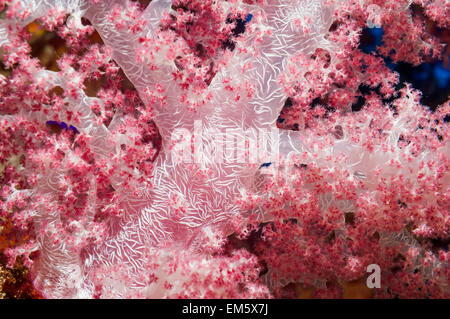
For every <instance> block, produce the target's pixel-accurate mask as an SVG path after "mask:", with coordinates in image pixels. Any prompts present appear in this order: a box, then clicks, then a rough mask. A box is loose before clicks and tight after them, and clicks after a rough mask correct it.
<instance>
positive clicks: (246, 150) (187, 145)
mask: <svg viewBox="0 0 450 319" xmlns="http://www.w3.org/2000/svg"><path fill="white" fill-rule="evenodd" d="M281 135H282V133H280V130H279V129H277V128H270V129H269V128H268V129H256V128H249V129H246V130H244V129H241V128H225V129H221V130H220V129H218V128H214V127H205V126H204V125H203V123H202V121H200V120H197V121H195V122H194V131H193V132H191V131H189V130H188V129H186V128H177V129H175V130H174V131H173V132H172V135H171V146H170V155H171V157H172V160H173V161H174V162H175V163H204V164H208V163H211V164H213V163H215V164H218V163H242V164H243V163H247V164H260V163H267V162H271V163H274V162H275V163H278V162H279V161H280V160H281V159H282V158H280V142H282V141H281ZM281 155H283V154H281ZM283 158H284V157H283Z"/></svg>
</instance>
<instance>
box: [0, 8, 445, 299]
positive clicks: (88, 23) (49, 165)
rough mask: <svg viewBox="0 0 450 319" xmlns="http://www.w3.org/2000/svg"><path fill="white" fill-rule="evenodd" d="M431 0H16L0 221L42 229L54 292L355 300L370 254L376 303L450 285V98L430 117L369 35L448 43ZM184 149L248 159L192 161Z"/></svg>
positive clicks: (46, 271)
mask: <svg viewBox="0 0 450 319" xmlns="http://www.w3.org/2000/svg"><path fill="white" fill-rule="evenodd" d="M413 2H414V4H413V5H414V6H416V7H420V8H421V11H420V12H421V15H418V14H413V11H412V9H411V1H407V0H404V1H403V0H402V1H398V0H396V1H376V0H367V1H359V2H358V3H355V2H354V1H321V0H260V1H250V0H233V1H212V0H207V1H201V0H192V1H188V0H174V1H171V0H153V1H151V2H150V4H148V6H147V7H146V8H143V7H141V5H139V4H138V3H137V2H134V1H128V0H120V1H112V0H103V1H101V0H95V1H94V0H54V1H44V2H43V1H34V0H30V1H26V0H23V1H19V0H3V1H0V7H2V8H3V11H2V17H1V19H0V45H2V49H3V56H2V62H3V65H4V66H5V68H6V69H8V70H11V74H10V75H8V76H7V77H4V76H2V78H0V90H1V91H0V94H1V95H0V114H1V115H0V116H1V117H0V120H1V122H0V123H1V127H2V131H1V133H0V138H1V140H0V156H1V157H0V158H1V161H2V164H1V165H2V166H0V168H1V169H2V185H1V186H2V191H1V193H0V195H1V196H0V199H1V201H2V204H3V206H2V210H1V215H0V217H2V218H3V219H5V220H12V221H13V223H14V227H15V228H14V229H15V231H16V232H17V234H18V236H19V235H20V236H19V237H20V238H21V239H23V241H24V243H23V244H21V245H16V246H13V247H10V248H9V249H7V250H5V254H6V255H7V256H9V257H10V259H11V262H10V263H11V264H13V263H14V260H15V258H16V257H17V256H23V258H24V260H25V262H26V264H27V265H29V266H30V267H32V274H33V281H34V284H35V286H36V288H37V289H38V290H40V291H41V292H42V293H43V294H44V295H45V296H46V297H50V298H58V297H69V298H75V297H87V298H92V297H128V298H130V297H150V298H152V297H153V298H157V297H192V298H205V297H216V298H221V297H228V298H238V297H241V298H250V297H269V296H276V297H277V296H283V294H285V293H286V290H287V288H286V287H289V286H290V285H289V284H292V283H294V284H303V285H310V286H313V287H314V289H315V296H317V297H339V296H341V295H342V286H340V285H339V283H340V282H343V281H351V280H356V279H360V278H363V277H364V276H365V275H366V268H367V266H368V265H371V264H377V265H379V266H380V268H381V270H382V279H381V282H382V286H381V288H378V289H376V296H379V297H385V296H390V297H392V296H394V297H395V296H400V297H415V296H422V297H423V296H425V297H443V296H448V291H449V290H448V278H449V268H448V262H449V257H450V256H449V254H448V252H447V247H445V245H446V244H445V242H446V241H448V235H449V234H448V231H449V223H450V220H449V214H448V212H449V208H450V207H449V204H448V203H449V201H448V200H449V195H450V194H449V184H450V183H449V182H450V175H449V173H448V171H449V170H448V165H449V161H448V150H449V144H448V141H447V138H448V134H449V130H448V127H447V124H446V123H445V121H444V118H445V116H446V115H447V113H448V111H449V103H448V102H447V103H446V104H444V105H442V106H440V107H439V108H438V109H437V110H436V111H435V112H434V113H431V112H430V111H428V110H427V109H426V108H425V107H423V106H422V105H420V101H419V100H420V94H419V92H417V91H415V90H414V89H412V88H411V87H410V86H409V85H406V86H405V87H404V88H403V89H401V90H400V91H398V90H396V88H395V85H396V84H398V75H397V74H396V73H394V72H392V71H390V70H389V69H388V68H387V67H386V66H385V65H384V62H383V60H382V58H380V57H377V56H375V55H370V54H365V53H363V52H361V51H360V50H359V48H358V45H359V36H360V34H361V30H362V28H364V27H365V26H367V25H368V26H370V27H372V26H374V25H380V26H383V27H384V26H386V28H387V29H386V30H388V31H387V33H386V41H385V43H384V44H383V46H382V47H381V48H380V52H381V53H383V54H385V55H390V56H391V57H392V58H393V59H394V60H395V61H398V60H406V61H408V62H412V63H420V62H421V61H422V60H423V59H424V58H425V57H427V56H430V55H431V56H434V57H439V54H440V52H441V51H442V48H443V45H442V44H441V43H440V42H439V40H438V39H437V38H435V37H433V36H432V35H430V34H428V33H427V31H426V28H425V26H424V20H425V19H429V20H430V21H435V23H437V24H438V25H439V26H440V27H442V28H445V27H448V25H449V21H448V17H449V16H450V15H449V14H444V13H443V12H447V13H448V11H449V6H448V4H447V3H445V1H413ZM32 21H38V22H40V23H41V24H42V25H43V26H44V27H45V28H46V29H47V30H49V31H51V30H55V32H57V34H58V35H59V36H60V37H62V38H63V39H64V40H65V41H66V45H67V46H68V47H69V52H68V53H66V54H64V55H63V56H62V57H60V59H59V60H58V67H59V70H60V71H57V72H55V71H50V70H46V69H45V68H43V67H41V66H40V65H39V63H38V62H37V60H36V59H33V58H31V56H30V54H31V49H30V46H29V44H28V43H27V40H28V39H29V37H30V35H29V34H28V33H27V31H26V28H25V27H26V26H27V25H28V24H29V23H30V22H32ZM238 28H241V29H242V30H239V29H238ZM94 30H95V31H96V32H97V33H98V34H99V35H100V37H101V39H102V40H103V42H104V45H99V44H94V45H91V44H90V43H89V36H90V35H92V33H93V32H94ZM119 68H120V69H121V70H122V71H123V74H121V73H120V72H119ZM125 76H126V78H127V79H128V80H129V81H130V82H131V83H132V85H133V86H134V88H135V89H136V91H133V90H128V91H126V90H125V89H124V88H123V85H122V84H121V83H122V82H121V81H122V80H123V79H124V77H125ZM100 77H105V78H106V80H105V82H106V84H105V85H104V87H103V88H102V89H101V90H100V91H99V92H98V94H97V95H96V96H88V95H87V94H86V92H85V90H84V88H85V83H86V81H88V80H90V79H99V78H100ZM361 85H366V86H368V87H370V88H372V89H373V90H372V91H373V92H372V93H370V94H366V95H364V94H362V93H361V92H360V91H359V87H360V86H361ZM55 88H59V90H61V91H63V93H62V94H54V92H55ZM377 89H378V93H377ZM136 92H137V93H138V95H137V94H136ZM358 97H363V98H364V99H365V104H364V106H363V109H362V110H361V111H359V112H352V111H351V106H352V104H353V103H355V101H356V100H357V98H358ZM286 101H289V103H286ZM283 105H285V107H284V108H283ZM280 112H281V120H279V116H280ZM280 121H284V122H283V123H281V124H280V123H278V127H280V128H277V122H280ZM46 123H47V125H46ZM61 123H67V124H65V125H66V127H67V126H68V125H72V127H74V128H75V130H62V131H61V129H58V127H59V126H61V125H62V124H61ZM49 126H51V127H54V128H53V129H54V130H60V131H61V132H60V133H59V134H54V133H51V132H50V131H51V130H50V129H49ZM55 127H56V128H55ZM292 128H295V130H292ZM200 131H201V132H202V133H201V134H196V132H197V133H198V132H200ZM255 132H256V133H255ZM261 132H271V134H263V133H261ZM260 133H261V134H260ZM252 134H253V136H254V134H256V135H258V134H259V135H258V136H260V137H261V138H259V139H256V140H257V141H258V142H257V143H256V144H255V143H253V142H252V141H254V140H253V139H252V138H251V136H252ZM158 136H160V139H161V140H160V141H159V139H158ZM230 136H231V137H230ZM224 139H229V143H228V144H227V145H228V147H227V149H226V150H225V151H224V152H222V151H223V149H221V147H220V145H221V143H222V142H223V140H224ZM181 142H182V143H183V144H182V146H183V151H184V152H187V153H188V154H189V153H190V154H189V155H196V154H195V152H196V151H195V150H196V149H202V150H206V152H205V154H217V152H220V154H223V156H233V155H232V154H230V153H233V152H236V153H239V154H241V155H242V159H243V160H241V161H233V160H220V159H219V160H217V156H211V157H210V156H200V157H195V156H193V157H190V156H189V158H197V159H200V160H196V161H195V160H194V161H192V160H188V161H183V160H181V161H180V160H174V157H173V155H174V151H177V152H178V151H180V143H181ZM250 144H252V145H251V146H250ZM263 144H264V145H263ZM233 146H234V147H233ZM261 147H264V151H263V152H261V149H260V148H261ZM255 149H256V150H257V151H258V152H259V153H260V154H258V156H259V157H258V160H259V161H260V162H259V163H257V164H255V162H254V161H251V160H248V161H246V160H245V159H246V158H250V157H251V156H252V155H253V154H251V153H252V152H253V151H254V150H255ZM274 153H275V154H276V156H274ZM232 234H238V237H239V238H240V239H241V240H242V241H249V242H250V243H248V242H247V244H246V245H244V246H245V247H247V248H246V249H244V248H238V247H239V245H237V246H236V247H231V246H232V245H231V242H230V238H231V237H233V236H230V235H232ZM25 239H26V240H25ZM230 245H231V246H230ZM439 245H440V246H439ZM443 245H444V246H443ZM241 246H242V243H241ZM230 247H231V248H230ZM36 255H37V257H36Z"/></svg>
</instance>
